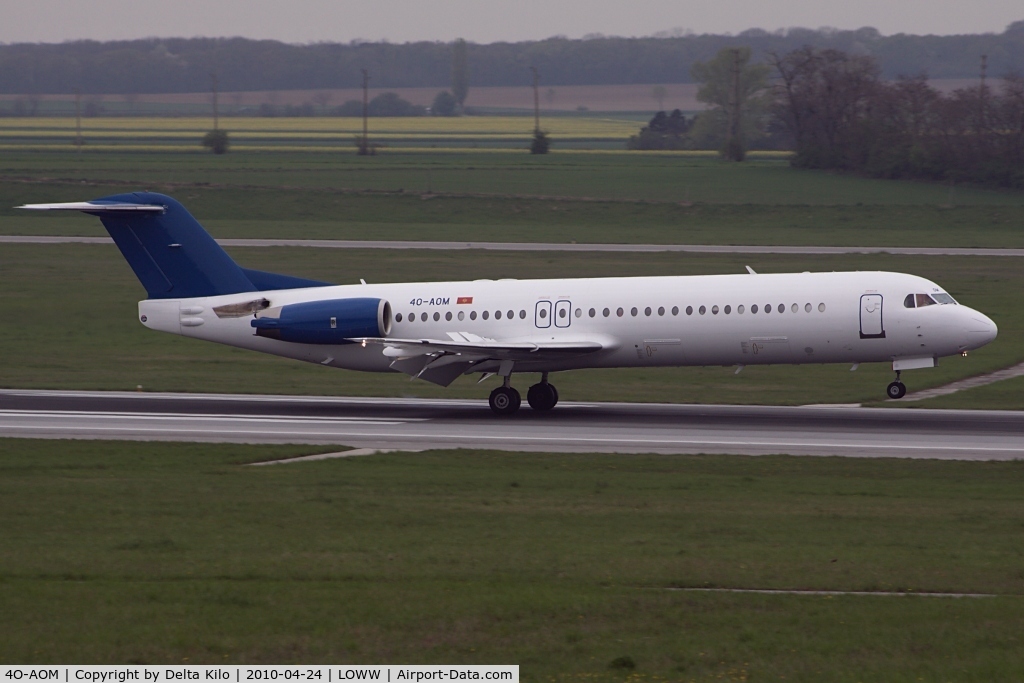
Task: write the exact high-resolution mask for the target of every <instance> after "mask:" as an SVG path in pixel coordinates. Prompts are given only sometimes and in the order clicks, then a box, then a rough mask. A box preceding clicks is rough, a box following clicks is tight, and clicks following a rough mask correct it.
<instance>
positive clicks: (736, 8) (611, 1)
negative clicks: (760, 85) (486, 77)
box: [0, 0, 1024, 43]
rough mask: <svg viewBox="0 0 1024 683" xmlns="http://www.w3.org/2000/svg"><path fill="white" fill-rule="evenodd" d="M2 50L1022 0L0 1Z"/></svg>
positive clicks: (977, 22)
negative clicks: (5, 46)
mask: <svg viewBox="0 0 1024 683" xmlns="http://www.w3.org/2000/svg"><path fill="white" fill-rule="evenodd" d="M0 2H2V3H3V5H2V6H3V10H2V12H0V17H2V20H0V42H7V43H13V42H59V41H64V40H75V39H83V38H88V39H94V40H111V39H127V38H143V37H150V36H160V37H171V36H175V37H178V36H183V37H192V36H245V37H247V38H272V39H276V40H283V41H286V42H292V43H306V42H316V41H334V42H348V41H350V40H354V39H364V40H373V41H375V40H381V39H386V40H389V41H392V42H406V41H414V40H442V41H449V40H453V39H455V38H458V37H462V38H465V39H467V40H469V41H472V42H478V43H490V42H495V41H518V40H530V39H537V38H546V37H549V36H553V35H566V36H569V37H570V38H579V37H582V36H584V35H587V34H593V33H602V34H606V35H620V36H645V35H652V34H655V33H658V32H663V31H672V30H673V29H681V30H691V31H694V32H696V33H726V32H728V33H738V32H740V31H743V30H745V29H748V28H764V29H768V30H774V29H778V28H786V27H791V26H803V27H807V28H819V27H822V26H833V27H836V28H842V29H854V28H860V27H862V26H874V27H875V28H877V29H878V30H879V31H881V32H882V33H883V34H886V35H889V34H892V33H916V34H928V33H935V34H943V35H948V34H954V33H984V32H995V33H1001V32H1002V31H1003V29H1004V28H1005V27H1006V25H1007V24H1009V23H1011V22H1013V21H1017V20H1020V19H1024V3H1022V2H1021V0H973V1H971V2H964V1H963V0H955V1H954V0H846V1H845V2H840V1H837V0H831V1H830V0H824V1H823V0H786V1H785V2H780V1H779V0H704V1H702V2H692V1H691V2H683V0H0Z"/></svg>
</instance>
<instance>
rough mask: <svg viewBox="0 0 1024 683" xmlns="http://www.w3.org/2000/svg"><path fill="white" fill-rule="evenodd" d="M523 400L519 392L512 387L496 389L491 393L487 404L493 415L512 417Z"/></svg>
mask: <svg viewBox="0 0 1024 683" xmlns="http://www.w3.org/2000/svg"><path fill="white" fill-rule="evenodd" d="M522 402H523V399H522V397H521V396H520V395H519V392H518V391H516V390H515V389H513V388H512V387H498V388H497V389H495V390H494V391H492V392H491V396H490V398H489V399H488V403H489V404H490V406H491V410H493V411H494V414H495V415H512V414H513V413H515V412H516V411H517V410H519V406H520V405H521V404H522Z"/></svg>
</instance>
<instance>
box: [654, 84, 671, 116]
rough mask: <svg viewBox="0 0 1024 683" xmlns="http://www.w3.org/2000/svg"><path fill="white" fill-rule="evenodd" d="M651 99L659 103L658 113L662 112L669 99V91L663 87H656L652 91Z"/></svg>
mask: <svg viewBox="0 0 1024 683" xmlns="http://www.w3.org/2000/svg"><path fill="white" fill-rule="evenodd" d="M651 97H653V98H654V101H655V102H657V103H658V111H662V110H663V109H664V108H665V98H666V97H668V90H666V89H665V86H663V85H656V86H654V89H653V90H651Z"/></svg>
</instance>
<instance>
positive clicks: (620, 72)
mask: <svg viewBox="0 0 1024 683" xmlns="http://www.w3.org/2000/svg"><path fill="white" fill-rule="evenodd" d="M737 42H741V43H742V44H744V45H747V46H749V47H750V49H751V53H752V55H753V57H754V58H755V59H756V60H762V59H764V58H766V57H767V56H768V55H770V54H785V53H788V52H791V51H793V50H796V49H799V48H801V47H804V46H809V47H812V48H815V49H821V50H837V51H842V52H846V53H849V54H855V55H862V56H868V57H871V58H872V59H874V60H875V63H876V64H877V65H878V68H879V70H880V74H881V75H882V76H883V77H884V78H889V79H891V78H895V77H897V76H898V75H900V74H909V73H919V72H927V73H928V74H929V75H930V76H931V77H932V78H966V77H971V76H974V75H976V74H977V56H978V55H980V54H986V55H988V56H989V60H990V68H991V69H992V71H993V73H1001V72H1005V71H1008V70H1010V69H1012V68H1014V67H1015V66H1017V65H1020V64H1021V63H1022V62H1024V21H1018V22H1015V23H1013V24H1011V25H1010V26H1008V27H1007V29H1006V30H1005V31H1004V32H1002V33H998V34H996V33H987V34H973V35H958V36H915V35H907V34H897V35H891V36H882V35H881V34H879V33H878V31H876V30H875V29H872V28H862V29H858V30H855V31H839V30H830V29H829V30H817V31H814V30H809V29H788V30H785V31H776V32H768V31H763V30H760V29H751V30H749V31H744V32H743V33H741V34H739V35H738V36H727V35H711V34H704V35H679V36H667V37H649V38H618V37H605V36H590V37H588V38H585V39H579V40H570V39H568V38H563V37H554V38H549V39H547V40H540V41H526V42H518V43H491V44H487V45H480V44H473V43H468V44H467V43H463V44H462V47H461V48H459V47H458V46H457V45H456V46H454V47H455V50H456V51H458V50H459V49H461V50H462V53H461V59H462V60H463V62H464V63H465V64H468V65H469V68H468V70H467V73H468V74H469V76H468V80H466V81H465V82H464V83H463V84H462V85H464V86H465V87H467V88H468V87H470V86H477V87H481V86H515V85H520V86H521V85H528V84H529V83H530V72H529V69H528V67H530V66H534V67H537V69H538V70H539V71H540V72H541V73H542V74H544V82H545V84H547V85H606V84H607V85H610V84H629V83H688V82H693V76H692V67H693V65H694V64H695V63H699V62H706V61H708V60H711V59H713V58H714V56H715V55H716V54H717V53H719V52H720V51H721V50H722V49H723V48H726V47H728V46H730V45H733V44H735V43H737ZM452 53H453V45H452V44H449V43H441V42H415V43H404V44H393V43H382V42H376V43H370V42H353V43H316V44H310V45H293V44H287V43H281V42H277V41H271V40H249V39H245V38H192V39H183V38H168V39H157V38H153V39H146V40H133V41H115V42H96V41H75V42H67V43H59V44H39V43H17V44H9V45H0V93H4V94H21V95H30V94H51V93H52V94H56V93H73V92H81V93H83V94H131V93H172V92H200V91H205V90H208V89H209V83H210V74H211V73H216V74H217V75H218V78H219V81H220V87H221V89H222V90H224V91H262V90H267V91H271V90H300V89H327V88H354V87H359V85H360V84H361V71H360V70H361V69H367V70H369V71H370V72H371V73H372V74H373V79H374V87H376V88H398V87H448V86H449V84H451V68H452ZM458 89H459V87H458V85H456V91H458ZM452 94H453V96H454V97H455V98H456V100H460V98H459V94H460V93H459V92H453V93H452ZM460 104H461V100H460Z"/></svg>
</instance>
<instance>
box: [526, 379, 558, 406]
mask: <svg viewBox="0 0 1024 683" xmlns="http://www.w3.org/2000/svg"><path fill="white" fill-rule="evenodd" d="M526 401H527V402H528V403H529V404H530V407H531V408H533V409H534V410H536V411H537V412H539V413H543V412H547V411H549V410H551V409H552V408H554V407H555V404H556V403H558V390H557V389H555V385H553V384H548V383H547V382H541V383H540V384H534V385H533V386H532V387H530V390H529V391H527V392H526Z"/></svg>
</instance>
